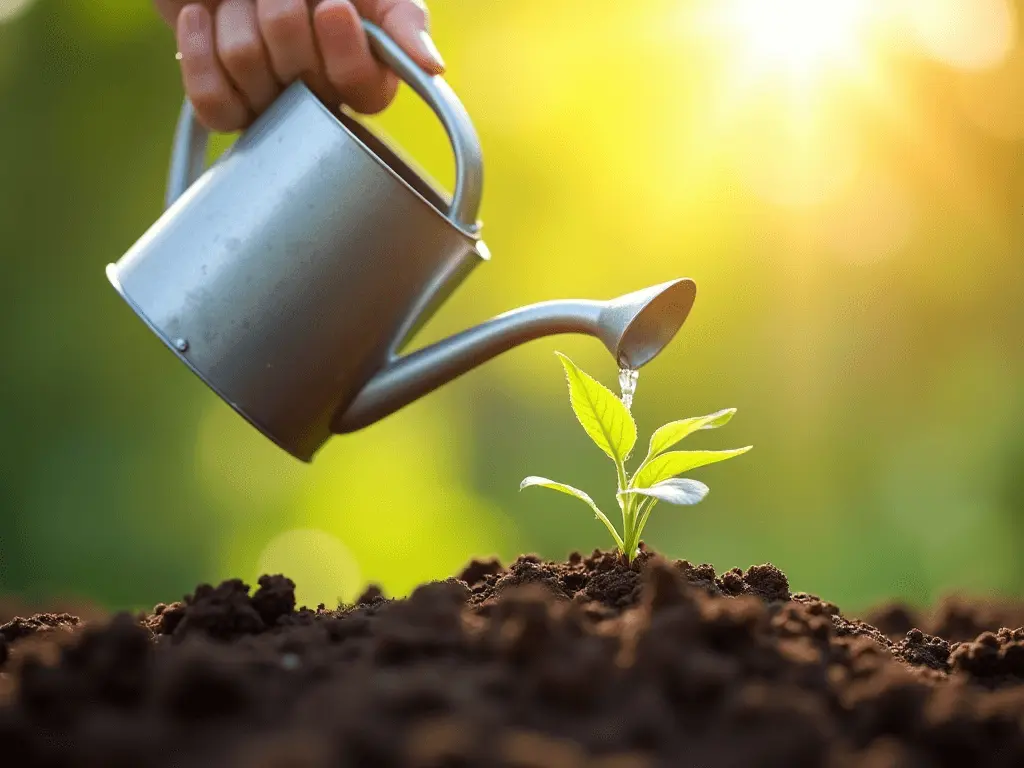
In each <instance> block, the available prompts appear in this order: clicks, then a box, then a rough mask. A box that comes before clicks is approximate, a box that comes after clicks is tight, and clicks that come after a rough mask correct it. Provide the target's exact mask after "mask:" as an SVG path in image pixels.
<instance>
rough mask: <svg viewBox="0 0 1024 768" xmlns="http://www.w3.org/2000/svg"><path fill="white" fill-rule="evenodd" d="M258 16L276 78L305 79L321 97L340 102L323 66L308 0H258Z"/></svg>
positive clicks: (287, 81)
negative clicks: (315, 38) (315, 39)
mask: <svg viewBox="0 0 1024 768" xmlns="http://www.w3.org/2000/svg"><path fill="white" fill-rule="evenodd" d="M256 15H257V18H258V20H259V27H260V31H261V33H262V35H263V42H264V43H265V44H266V47H267V52H268V53H269V55H270V63H271V66H272V68H273V71H274V74H275V75H276V76H277V80H278V81H279V82H280V83H281V84H282V85H290V84H291V83H293V82H295V81H296V80H299V79H302V80H305V81H306V84H307V85H308V86H309V87H310V88H312V89H313V90H314V91H315V92H316V93H317V94H318V95H319V96H320V97H321V98H322V99H324V100H325V101H327V102H329V103H337V101H338V98H337V94H336V93H335V92H334V89H333V88H331V87H330V84H329V83H328V81H327V79H326V78H325V77H324V73H323V67H322V66H321V65H320V54H319V51H318V50H317V46H316V43H315V41H314V38H313V24H312V19H311V18H310V13H309V6H308V5H307V4H306V0H257V5H256Z"/></svg>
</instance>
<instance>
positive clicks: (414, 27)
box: [355, 0, 445, 75]
mask: <svg viewBox="0 0 1024 768" xmlns="http://www.w3.org/2000/svg"><path fill="white" fill-rule="evenodd" d="M355 4H356V7H357V8H358V10H359V11H360V15H362V16H363V17H364V18H366V19H369V20H370V21H372V22H374V23H375V24H377V25H378V26H380V27H381V29H383V30H384V31H385V32H387V33H388V35H390V36H391V38H392V39H393V40H394V41H395V42H396V43H398V45H399V46H401V48H402V50H404V51H405V52H406V53H408V54H409V55H410V56H411V57H412V59H413V61H415V62H416V63H417V64H418V65H419V66H420V67H421V68H422V69H423V70H424V71H426V72H428V73H429V74H431V75H440V74H441V73H442V72H444V69H445V64H444V59H442V58H441V53H440V51H438V50H437V46H436V45H435V44H434V40H433V38H431V37H430V32H429V31H428V27H429V19H428V16H427V9H426V6H425V5H424V4H423V3H422V2H419V0H363V2H356V3H355Z"/></svg>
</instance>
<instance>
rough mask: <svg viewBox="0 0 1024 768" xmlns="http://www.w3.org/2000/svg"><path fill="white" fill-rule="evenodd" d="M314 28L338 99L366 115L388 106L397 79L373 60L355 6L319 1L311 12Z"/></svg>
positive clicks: (345, 1) (336, 0)
mask: <svg viewBox="0 0 1024 768" xmlns="http://www.w3.org/2000/svg"><path fill="white" fill-rule="evenodd" d="M313 26H314V29H315V30H316V38H317V41H318V42H319V44H320V53H321V54H322V56H323V61H324V69H325V72H326V74H327V79H328V80H329V81H330V83H331V84H332V85H333V86H334V87H335V88H336V89H337V91H338V93H339V95H340V97H341V100H342V101H343V102H344V103H345V104H348V105H349V106H351V107H352V108H353V109H355V110H356V111H358V112H363V113H365V114H374V113H377V112H380V111H381V110H383V109H384V108H385V107H386V106H387V105H388V104H390V103H391V100H392V99H393V98H394V97H395V93H396V92H397V90H398V78H397V76H395V74H394V73H393V72H391V71H390V70H389V69H387V68H385V67H384V66H382V65H381V64H380V63H379V62H378V61H377V60H376V59H375V58H374V57H373V54H372V53H371V51H370V44H369V41H368V40H367V39H366V33H365V32H364V31H363V28H362V24H361V22H360V19H359V12H358V11H357V10H356V8H355V6H354V5H353V4H352V3H351V2H349V0H322V1H321V2H320V3H319V4H318V5H317V7H316V9H315V10H314V12H313Z"/></svg>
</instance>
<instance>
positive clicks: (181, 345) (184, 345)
mask: <svg viewBox="0 0 1024 768" xmlns="http://www.w3.org/2000/svg"><path fill="white" fill-rule="evenodd" d="M174 348H175V349H176V350H178V351H179V352H182V353H184V352H188V339H175V341H174Z"/></svg>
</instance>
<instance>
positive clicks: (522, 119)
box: [0, 0, 1024, 609]
mask: <svg viewBox="0 0 1024 768" xmlns="http://www.w3.org/2000/svg"><path fill="white" fill-rule="evenodd" d="M1022 6H1024V4H1022ZM1022 6H1018V5H1015V4H1014V3H1011V2H1008V0H901V1H900V2H892V1H888V2H881V0H878V1H877V2H876V0H834V2H830V3H819V2H808V0H776V2H774V3H769V2H759V0H671V1H669V0H638V2H633V3H622V2H611V1H610V0H609V1H608V2H605V0H559V2H551V1H550V0H544V1H542V0H515V2H512V0H504V1H497V0H491V1H490V2H481V0H434V2H433V3H432V10H433V19H434V35H435V38H436V39H437V41H438V43H439V46H440V48H441V50H442V51H443V52H444V54H445V58H446V60H447V62H448V65H449V70H450V75H449V80H450V82H451V83H452V85H453V86H454V87H455V89H456V91H457V92H458V93H459V94H460V96H461V97H462V99H463V100H464V102H465V104H466V105H467V107H468V109H469V111H470V113H471V114H472V115H473V116H474V118H475V121H476V124H477V127H478V129H479V132H480V134H481V138H482V141H483V145H484V150H485V157H486V162H487V188H486V194H485V207H484V211H483V218H484V221H485V238H486V240H487V243H488V245H489V246H490V248H491V250H492V251H493V255H494V258H493V261H492V262H491V263H489V264H487V265H485V266H483V267H482V268H481V269H479V270H478V271H477V273H476V274H474V275H473V276H472V277H471V278H470V280H469V281H468V282H467V283H466V284H465V286H464V287H463V288H462V289H461V290H460V291H459V292H458V293H457V294H456V295H455V297H454V298H453V299H452V300H451V301H450V302H449V304H448V305H447V306H446V307H445V308H444V309H443V310H442V312H440V313H439V315H438V316H437V318H436V320H435V321H434V322H433V323H432V324H431V325H430V326H429V327H428V328H427V329H426V331H425V332H424V334H423V335H422V338H421V341H422V342H424V343H425V342H428V341H432V340H435V339H438V338H441V337H442V336H443V335H445V334H447V333H450V332H453V331H456V330H459V329H461V328H463V327H465V326H466V325H468V324H470V323H473V322H476V321H479V320H482V319H484V318H485V317H487V316H489V315H491V314H494V313H498V312H501V311H504V310H506V309H509V308H512V307H515V306H518V305H520V304H524V303H527V302H532V301H538V300H544V299H550V298H558V297H568V296H579V297H610V296H613V295H617V294H620V293H624V292H626V291H629V290H633V289H636V288H640V287H644V286H646V285H649V284H653V283H656V282H660V281H663V280H667V279H671V278H674V277H677V276H690V277H693V278H694V279H695V280H696V281H697V283H698V285H699V297H698V301H697V304H696V306H695V309H694V311H693V314H692V315H691V318H690V320H689V322H688V323H687V325H686V326H685V328H684V330H683V332H682V333H681V334H680V335H679V337H678V338H677V339H676V341H675V342H674V343H673V345H671V346H670V347H669V348H668V349H667V350H666V352H665V353H664V354H663V355H662V356H661V357H660V358H658V359H657V360H656V361H655V362H653V363H652V364H651V365H649V366H648V367H647V368H645V369H644V370H643V372H642V375H641V377H640V382H639V390H638V393H637V400H636V403H635V406H634V413H635V415H636V417H637V420H638V423H639V426H640V432H641V441H646V439H647V436H648V435H649V434H650V432H651V431H652V430H653V429H654V428H655V427H657V426H659V425H660V424H661V423H662V422H664V421H668V420H670V419H673V418H680V417H683V416H693V415H699V414H704V413H709V412H711V411H714V410H717V409H720V408H725V407H730V406H734V407H737V408H739V414H738V416H737V417H736V418H735V419H734V420H733V421H732V423H731V424H730V425H729V426H728V427H727V428H726V429H724V430H720V431H714V432H705V433H702V434H701V435H698V436H695V437H693V438H691V446H694V447H698V446H699V447H709V448H729V447H736V446H740V445H746V444H750V443H752V444H754V445H755V449H754V451H753V452H751V453H750V454H749V455H747V456H744V457H743V458H741V459H737V460H735V461H732V462H728V463H726V464H722V465H718V466H714V467H709V468H707V469H705V470H699V471H698V472H696V473H694V476H696V477H699V478H700V479H702V480H704V481H706V482H707V483H708V484H709V485H710V486H711V487H712V493H711V495H710V496H709V497H708V499H707V501H705V502H704V503H703V504H702V505H701V506H699V507H695V508H690V509H680V508H672V507H667V506H665V505H662V506H661V507H659V508H658V510H657V514H655V515H654V516H653V519H652V522H651V524H650V526H649V527H648V531H647V535H646V537H645V538H646V539H647V541H648V542H650V543H651V544H652V546H654V547H656V548H657V549H659V550H660V551H662V552H664V553H666V554H668V555H670V556H673V557H685V558H688V559H690V560H692V561H698V562H704V561H709V562H712V563H714V564H715V565H716V566H717V567H718V568H719V569H720V570H722V569H726V568H729V567H732V566H737V565H738V566H741V567H746V566H749V565H751V564H753V563H761V562H766V561H771V562H773V563H775V564H777V565H779V566H780V567H782V568H783V569H784V570H785V571H786V572H787V573H788V574H789V576H790V579H791V581H792V583H793V586H794V589H804V590H808V591H812V592H816V593H818V594H820V595H822V596H824V597H827V598H829V599H832V600H835V601H837V602H839V603H840V604H841V605H842V606H843V607H844V608H846V609H860V608H863V607H865V606H867V605H868V604H870V603H873V602H876V601H879V600H882V599H885V598H888V597H903V598H906V599H908V600H912V601H914V602H925V601H929V600H933V599H934V598H935V597H936V596H937V595H939V594H940V593H943V592H946V591H948V590H966V591H971V592H975V593H979V592H980V593H986V594H995V593H1001V594H1020V593H1021V592H1022V591H1024V558H1022V557H1021V549H1022V545H1024V471H1022V470H1024V466H1022V465H1024V430H1022V428H1024V302H1022V292H1024V289H1022V286H1024V283H1022V277H1024V260H1022V258H1021V256H1022V249H1021V245H1022V243H1021V240H1022V235H1024V221H1022V217H1021V210H1022V208H1021V205H1022V201H1024V173H1022V171H1024V154H1022V152H1021V149H1022V144H1021V141H1022V139H1024V39H1022V30H1021V27H1020V23H1019V22H1020V19H1021V18H1022V16H1021V14H1020V11H1021V9H1022ZM766 9H767V11H766ZM174 52H175V47H174V43H173V40H172V36H171V35H170V33H169V31H168V30H167V29H165V28H164V27H163V26H162V25H161V24H160V23H159V22H158V20H157V19H156V16H155V13H154V12H153V11H152V9H151V8H150V5H149V3H147V2H142V0H88V1H86V0H34V1H33V0H0V259H2V271H0V333H2V338H3V341H4V345H3V354H2V357H0V370H2V376H0V435H2V440H0V593H4V594H9V595H10V594H13V595H17V596H21V597H23V598H25V599H28V600H38V601H43V600H48V599H53V598H69V597H75V598H80V599H86V600H93V601H98V602H100V603H102V604H104V605H108V606H146V605H152V604H153V603H155V602H157V601H168V600H173V599H177V598H178V597H179V596H180V595H181V594H183V593H184V592H186V591H189V590H191V588H192V587H193V586H194V585H195V584H196V583H197V582H200V581H215V580H217V579H220V578H225V577H230V576H241V577H243V578H245V579H254V578H255V577H256V576H257V575H258V574H259V573H261V572H264V571H266V570H272V571H275V572H276V571H282V570H283V571H284V572H286V573H288V574H289V575H291V576H292V577H293V578H294V579H296V580H297V581H298V582H299V588H300V598H301V599H303V600H304V601H306V602H308V603H310V604H315V603H316V602H318V601H321V600H323V601H326V602H328V603H331V602H333V601H334V600H336V599H337V598H339V597H340V598H345V599H351V598H352V597H354V596H355V595H356V594H357V593H358V591H359V590H360V589H361V588H362V587H363V586H364V585H365V584H366V583H367V582H371V581H372V582H378V583H380V584H382V585H383V586H384V588H385V589H386V591H387V592H389V593H390V594H403V593H406V592H408V591H409V590H410V589H411V588H412V587H414V586H415V585H416V584H417V583H419V582H421V581H423V580H425V579H431V578H440V577H445V576H447V575H450V574H451V573H453V572H455V571H456V569H458V568H459V567H460V566H461V565H462V564H464V563H465V562H466V561H467V560H468V559H469V558H471V557H473V556H477V555H481V556H486V555H492V554H495V555H498V556H500V557H501V558H503V559H506V560H507V559H509V558H512V557H514V556H515V555H517V554H519V553H522V552H537V553H540V554H542V555H544V556H548V557H553V558H562V557H564V556H565V555H566V554H567V553H568V552H570V551H571V550H573V549H580V550H588V549H590V548H592V547H595V546H602V547H604V546H607V545H608V544H609V541H607V540H606V536H607V534H606V532H605V531H604V530H603V529H602V527H601V526H600V524H599V523H597V522H596V521H595V520H594V519H593V517H592V515H591V514H590V513H589V512H588V511H587V510H586V509H585V507H583V506H582V505H580V504H578V503H577V502H575V501H573V500H572V499H569V498H568V497H562V496H557V495H555V494H548V493H546V492H541V491H536V492H527V493H523V494H520V493H519V492H518V491H517V488H518V484H519V481H520V479H521V478H522V477H523V476H525V475H528V474H544V475H547V476H550V477H554V478H556V479H559V480H562V481H565V482H569V483H572V484H574V485H577V486H579V487H582V488H585V489H587V490H589V491H590V492H591V494H592V495H593V496H595V498H596V499H597V500H598V502H599V503H601V504H602V505H603V506H605V508H606V509H608V510H613V509H614V500H613V493H612V491H613V487H612V486H613V483H614V480H613V478H614V472H613V471H612V468H611V466H610V464H609V463H608V461H607V459H605V457H604V456H603V455H602V454H601V453H600V452H599V451H597V449H595V448H594V447H593V446H592V445H591V444H590V443H589V441H588V440H587V438H586V436H585V435H584V434H583V432H582V430H581V429H580V428H579V426H578V424H576V423H575V421H574V418H573V416H572V414H571V412H570V410H569V407H568V397H567V393H566V391H565V383H564V377H563V375H562V372H561V369H560V366H559V365H558V362H557V360H556V358H555V357H554V355H553V354H552V353H553V351H554V350H555V349H558V350H561V351H564V352H565V353H567V354H569V355H570V356H572V357H573V358H574V359H575V360H576V361H577V362H578V363H579V364H580V365H582V366H583V367H584V368H586V369H587V370H589V371H590V372H592V373H593V374H594V375H595V376H597V377H598V378H600V379H602V380H603V381H605V382H606V383H607V384H609V385H614V382H615V369H614V365H613V363H612V360H611V359H610V358H609V357H608V355H607V353H605V352H604V350H603V349H602V348H601V347H600V345H598V344H597V343H596V342H594V341H592V340H589V339H586V338H570V337H565V338H559V339H555V340H546V341H541V342H536V343H533V344H530V345H527V346H526V347H522V348H520V349H518V350H515V351H513V352H511V353H509V354H507V355H505V356H504V357H502V358H500V359H498V360H496V361H494V362H492V363H491V364H489V365H487V366H485V367H483V368H481V369H479V370H476V371H474V372H472V373H471V374H469V375H467V376H465V377H463V378H462V379H460V380H458V381H457V382H455V383H453V384H451V385H450V386H448V387H446V388H444V389H443V390H441V391H439V392H437V393H436V394H434V395H432V396H430V397H428V398H426V399H424V400H421V401H420V402H418V403H416V404H414V405H412V406H411V407H409V408H407V409H405V410H404V411H402V412H400V413H399V414H397V415H395V416H393V417H391V418H389V419H387V420H385V421H384V422H382V423H380V424H378V425H376V426H373V427H371V428H369V429H367V430H365V431H363V432H360V433H357V434H354V435H350V436H347V437H343V438H336V439H335V440H334V441H333V442H332V443H330V444H329V446H328V447H327V448H326V449H325V450H324V451H323V452H322V453H321V454H320V455H319V457H318V458H317V460H316V461H315V463H314V464H313V465H311V466H306V465H303V464H301V463H299V462H297V461H295V460H294V459H291V458H290V457H289V456H287V455H285V454H284V453H282V452H280V451H279V450H278V449H276V448H274V447H273V446H272V445H271V444H270V443H269V442H267V441H265V440H264V438H262V437H261V436H260V435H259V434H257V433H256V432H255V431H253V430H251V429H250V428H249V427H248V426H246V425H245V424H244V423H243V422H242V421H241V420H240V419H239V418H238V417H237V416H235V415H234V414H233V412H231V411H230V409H229V408H228V407H227V406H225V405H223V404H221V403H220V402H219V401H218V400H217V399H215V397H214V396H213V395H212V394H211V393H210V392H208V391H207V390H206V389H205V388H204V386H203V385H202V384H201V383H200V382H199V381H198V380H197V379H195V378H194V377H193V376H192V374H191V373H189V372H188V371H187V370H186V368H185V367H184V366H183V365H181V364H180V363H178V362H177V361H176V360H175V359H174V358H173V356H172V355H170V354H169V353H168V352H167V351H166V350H165V349H164V348H163V347H162V345H161V344H160V343H159V342H158V341H157V340H156V339H155V338H154V337H152V336H151V334H150V333H149V332H148V331H147V330H146V329H145V328H144V327H143V325H142V323H141V322H139V321H138V320H137V319H136V317H135V316H134V315H133V314H132V313H131V312H130V311H129V310H128V308H127V307H126V306H124V305H123V304H122V302H121V300H120V299H119V298H118V297H117V295H116V294H115V293H114V291H113V290H112V289H111V288H110V286H109V285H108V283H107V281H106V279H105V277H104V274H103V267H104V266H105V265H106V264H107V263H108V262H111V261H115V260H117V259H118V258H119V257H120V256H121V254H122V253H123V252H124V251H125V250H127V249H128V247H129V246H130V245H131V244H132V243H133V242H134V240H135V239H136V238H138V237H139V236H140V235H142V234H143V233H144V232H145V231H146V229H147V228H148V227H149V225H150V224H151V223H152V222H153V221H154V220H155V219H156V218H157V217H158V215H159V214H160V206H161V198H162V193H163V184H164V176H165V170H166V163H167V159H168V151H169V146H170V139H171V134H172V130H173V126H174V121H175V118H176V115H177V111H178V108H179V104H180V98H181V89H180V83H179V79H178V72H177V69H176V64H175V61H174ZM374 122H375V123H377V124H378V125H379V126H380V127H381V128H382V129H384V130H386V131H387V132H388V133H389V134H390V135H392V136H393V137H395V139H396V140H398V141H399V142H400V143H401V144H402V145H403V146H404V147H405V148H406V149H407V150H408V152H409V153H410V154H411V155H413V156H414V157H415V158H417V159H418V160H419V161H420V162H421V163H422V164H423V165H424V166H425V167H427V168H428V169H429V170H430V171H431V172H432V173H433V174H435V175H436V176H437V178H438V179H439V180H440V181H442V182H444V183H450V179H451V175H452V169H451V166H452V162H451V160H450V158H449V155H448V149H447V147H446V144H445V141H444V136H443V133H442V131H441V129H440V127H439V126H438V125H436V124H435V122H434V121H433V120H432V119H431V116H430V115H429V113H428V111H427V110H426V108H425V107H423V106H422V105H421V104H420V103H418V102H417V100H416V99H415V97H414V96H413V95H412V94H411V93H410V92H409V91H408V90H405V91H403V92H402V93H401V95H400V97H399V99H398V101H397V103H396V104H395V105H394V106H393V108H392V109H391V110H389V111H388V112H386V113H385V114H384V115H382V116H380V117H379V118H376V119H375V120H374ZM226 141H227V140H221V141H220V142H218V146H220V147H223V146H224V145H225V143H226ZM324 194H330V190H324Z"/></svg>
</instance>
